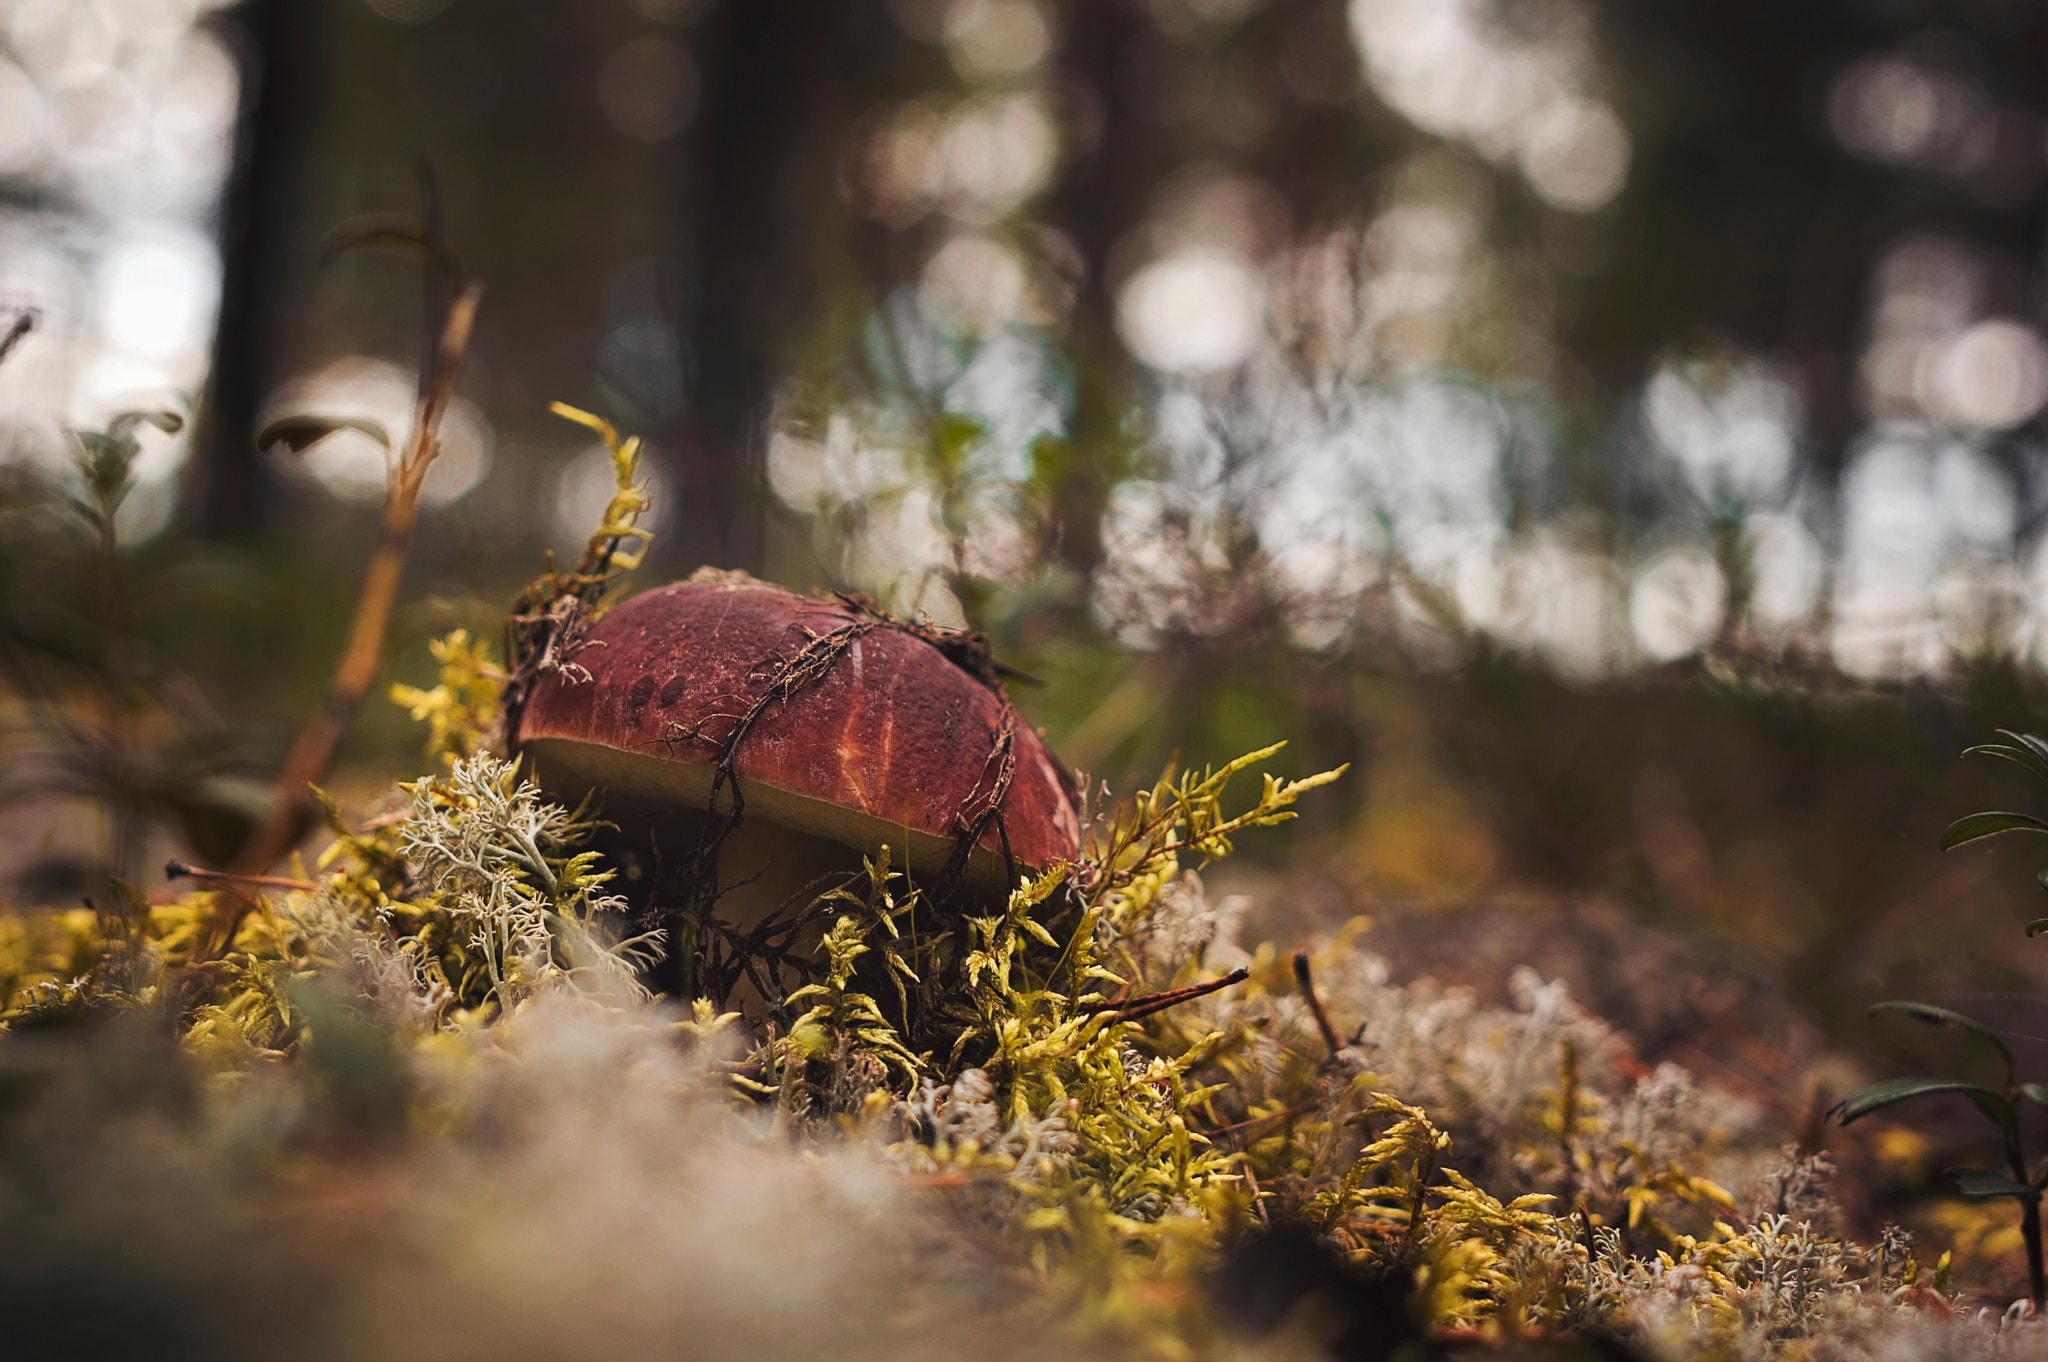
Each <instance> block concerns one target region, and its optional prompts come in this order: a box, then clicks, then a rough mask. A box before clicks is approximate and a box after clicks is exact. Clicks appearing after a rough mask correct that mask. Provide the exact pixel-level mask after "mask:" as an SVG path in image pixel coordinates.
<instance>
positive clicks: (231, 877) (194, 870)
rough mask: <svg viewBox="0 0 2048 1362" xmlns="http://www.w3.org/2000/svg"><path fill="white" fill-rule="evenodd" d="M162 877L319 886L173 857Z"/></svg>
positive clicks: (269, 885) (306, 889) (271, 885)
mask: <svg viewBox="0 0 2048 1362" xmlns="http://www.w3.org/2000/svg"><path fill="white" fill-rule="evenodd" d="M164 878H165V879H167V880H188V879H189V880H198V881H199V882H200V883H201V884H221V885H228V886H233V885H240V884H255V885H262V886H264V887H265V888H269V889H298V890H302V891H304V892H307V893H312V892H314V891H317V890H318V889H320V888H321V886H320V885H317V884H315V883H313V881H311V880H295V879H291V878H289V877H287V876H284V875H237V874H236V873H235V872H234V871H232V870H205V869H202V868H201V867H199V866H196V865H190V864H188V863H186V862H184V861H180V860H177V859H175V858H173V859H171V860H168V861H166V862H164Z"/></svg>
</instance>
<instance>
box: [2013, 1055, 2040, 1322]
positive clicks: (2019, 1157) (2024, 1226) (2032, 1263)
mask: <svg viewBox="0 0 2048 1362" xmlns="http://www.w3.org/2000/svg"><path fill="white" fill-rule="evenodd" d="M2017 1098H2018V1093H2017V1092H2014V1093H2013V1094H2012V1097H2011V1098H2009V1099H2008V1100H2010V1101H2011V1102H2012V1106H2013V1116H2012V1118H2011V1119H2010V1120H2009V1121H2008V1122H2006V1124H2005V1132H2004V1133H2005V1161H2006V1164H2007V1166H2008V1167H2010V1168H2011V1170H2012V1179H2013V1181H2014V1182H2017V1183H2020V1184H2022V1185H2024V1186H2029V1187H2031V1186H2033V1185H2034V1184H2033V1180H2032V1179H2031V1178H2030V1177H2029V1176H2028V1175H2027V1159H2026V1151H2024V1150H2023V1149H2021V1148H2020V1131H2019V1117H2018V1111H2019V1103H2018V1100H2017ZM2020 1238H2021V1239H2023V1240H2025V1241H2026V1245H2027V1298H2028V1299H2029V1300H2031V1301H2032V1302H2033V1304H2034V1314H2035V1315H2036V1316H2038V1315H2039V1314H2040V1313H2041V1307H2042V1304H2043V1300H2044V1298H2048V1278H2044V1276H2043V1272H2042V1266H2041V1198H2040V1196H2039V1195H2038V1194H2036V1195H2034V1196H2031V1197H2023V1198H2021V1199H2020Z"/></svg>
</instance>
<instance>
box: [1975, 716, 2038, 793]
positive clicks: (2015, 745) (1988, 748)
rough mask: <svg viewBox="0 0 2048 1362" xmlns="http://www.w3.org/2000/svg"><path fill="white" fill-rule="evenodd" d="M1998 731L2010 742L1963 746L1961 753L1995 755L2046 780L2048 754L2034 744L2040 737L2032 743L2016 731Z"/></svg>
mask: <svg viewBox="0 0 2048 1362" xmlns="http://www.w3.org/2000/svg"><path fill="white" fill-rule="evenodd" d="M1998 731H1999V734H2000V735H2001V736H2003V737H2007V738H2011V739H2012V742H2011V743H2010V744H2008V743H2002V742H1987V743H1979V744H1978V745H1977V746H1975V747H1966V748H1964V749H1963V755H1964V756H1966V757H1979V756H1982V757H1997V758H1998V759H1999V760H2001V761H2009V762H2011V763H2013V764H2014V765H2015V766H2024V767H2026V768H2027V770H2029V771H2031V772H2033V773H2034V775H2035V777H2036V778H2037V779H2040V780H2042V781H2048V754H2044V752H2043V750H2042V749H2041V748H2039V747H2037V746H2035V744H2036V743H2039V742H2040V739H2038V738H2036V739H2035V740H2034V742H2033V743H2030V742H2028V741H2027V740H2026V739H2025V738H2022V737H2021V736H2020V735H2019V734H2017V733H2011V732H2008V731H2006V730H2005V729H2003V728H2001V729H1999V730H1998Z"/></svg>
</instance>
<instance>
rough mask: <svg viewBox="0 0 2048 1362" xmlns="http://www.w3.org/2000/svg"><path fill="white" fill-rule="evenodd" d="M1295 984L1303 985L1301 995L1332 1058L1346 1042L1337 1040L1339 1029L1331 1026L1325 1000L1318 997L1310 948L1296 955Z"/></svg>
mask: <svg viewBox="0 0 2048 1362" xmlns="http://www.w3.org/2000/svg"><path fill="white" fill-rule="evenodd" d="M1294 982H1295V983H1297V984H1299V985H1301V994H1302V996H1303V997H1304V998H1307V999H1308V1010H1309V1011H1310V1012H1312V1013H1314V1014H1315V1019H1316V1030H1318V1031H1320V1032H1322V1033H1323V1044H1325V1045H1327V1046H1329V1047H1330V1058H1332V1059H1335V1058H1336V1057H1337V1052H1338V1051H1339V1050H1342V1049H1343V1048H1344V1042H1343V1041H1341V1040H1338V1039H1337V1028H1336V1027H1334V1026H1332V1025H1330V1014H1329V1013H1328V1012H1325V1011H1324V1010H1323V1000H1322V999H1321V998H1318V997H1317V996H1316V981H1315V979H1314V978H1313V977H1311V975H1310V974H1309V968H1308V947H1306V946H1303V947H1302V948H1301V949H1300V950H1298V951H1296V952H1295V953H1294Z"/></svg>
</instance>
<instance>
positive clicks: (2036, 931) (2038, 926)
mask: <svg viewBox="0 0 2048 1362" xmlns="http://www.w3.org/2000/svg"><path fill="white" fill-rule="evenodd" d="M2041 874H2042V876H2043V879H2044V882H2043V884H2042V885H2041V887H2042V888H2043V889H2048V870H2044V871H2042V872H2041ZM2043 932H2048V917H2037V918H2035V919H2034V920H2033V921H2032V922H2029V923H2028V924H2027V935H2028V936H2039V935H2040V934H2041V933H2043Z"/></svg>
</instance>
